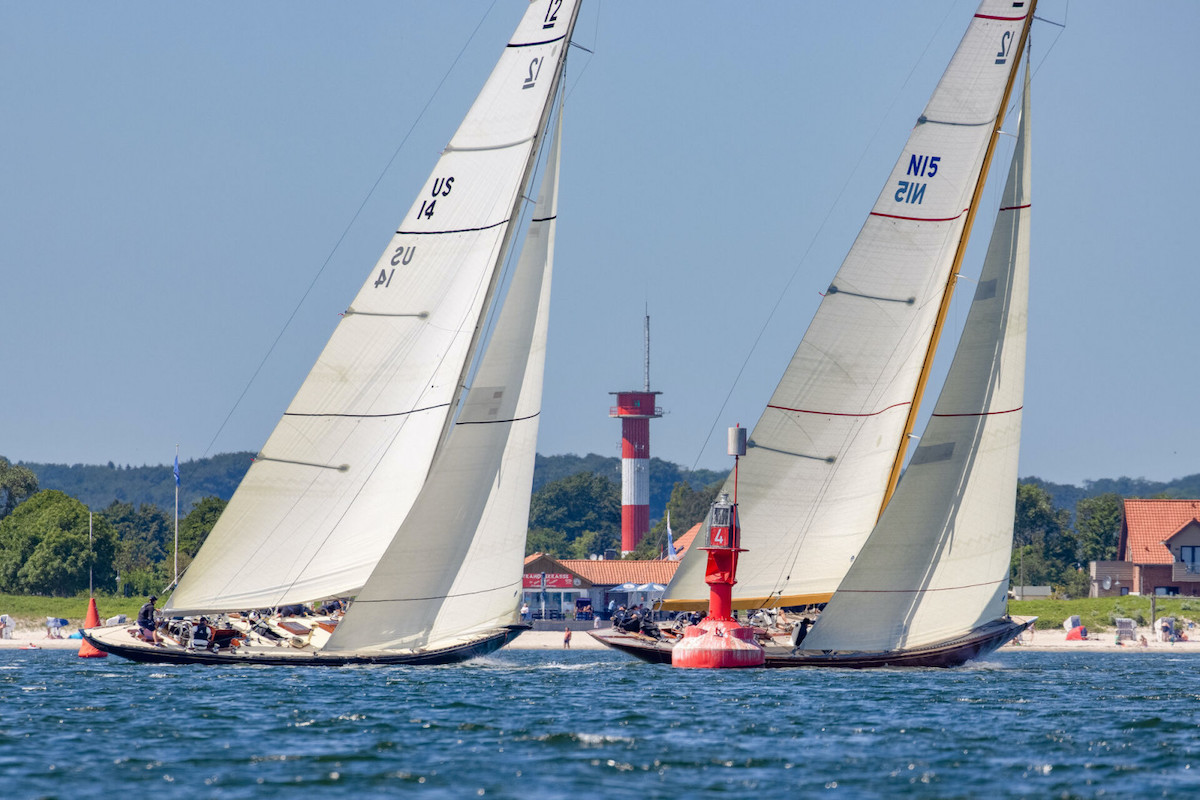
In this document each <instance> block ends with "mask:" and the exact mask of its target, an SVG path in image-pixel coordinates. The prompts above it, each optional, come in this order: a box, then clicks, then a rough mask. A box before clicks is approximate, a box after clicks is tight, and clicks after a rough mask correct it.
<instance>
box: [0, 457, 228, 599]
mask: <svg viewBox="0 0 1200 800" xmlns="http://www.w3.org/2000/svg"><path fill="white" fill-rule="evenodd" d="M0 493H2V496H0V501H3V502H2V503H0V592H3V593H6V594H36V595H47V596H51V597H70V596H73V595H76V594H78V593H79V592H82V591H85V590H87V589H88V584H89V581H90V582H91V585H92V587H93V588H94V589H95V590H97V591H102V592H116V591H122V592H123V593H124V594H125V595H126V596H131V595H134V594H139V595H143V594H148V593H150V592H158V591H161V590H162V589H164V588H165V587H166V586H168V585H169V584H170V582H171V580H172V579H173V577H174V571H175V557H176V547H175V524H174V519H173V513H171V514H168V512H166V511H163V510H162V509H161V508H159V507H158V506H157V505H154V504H153V503H142V504H141V505H139V506H136V507H135V506H134V505H133V504H132V503H125V502H121V501H113V502H112V503H110V504H109V505H108V506H107V507H106V508H104V509H103V510H101V511H99V512H96V513H91V511H90V510H89V508H88V507H87V505H85V504H84V503H83V502H81V501H80V500H79V499H77V498H75V497H71V496H70V495H68V494H66V493H65V492H62V491H59V490H57V489H41V490H39V487H38V482H37V478H36V476H34V474H33V472H32V471H31V470H29V469H28V468H26V467H23V466H19V465H13V464H11V463H10V462H9V461H8V460H7V459H3V458H0ZM225 504H226V501H225V500H223V499H221V498H219V497H204V498H200V499H199V500H197V501H196V502H194V503H193V504H192V507H191V508H190V510H188V512H187V514H186V515H185V516H183V517H182V518H181V519H180V520H179V547H178V553H179V568H180V570H183V569H184V568H185V567H186V566H187V565H188V564H189V563H191V559H192V558H193V557H194V556H195V554H196V551H198V550H199V549H200V545H201V544H202V543H203V541H204V539H205V537H207V536H208V533H209V531H211V530H212V527H213V525H214V524H216V521H217V517H219V516H220V514H221V511H222V510H223V509H224V508H225ZM172 512H173V509H172Z"/></svg>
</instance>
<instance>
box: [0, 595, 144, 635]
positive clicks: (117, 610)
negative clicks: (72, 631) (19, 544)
mask: <svg viewBox="0 0 1200 800" xmlns="http://www.w3.org/2000/svg"><path fill="white" fill-rule="evenodd" d="M145 602H146V598H144V597H118V596H115V595H103V594H100V595H96V610H98V611H99V612H100V619H101V620H104V619H106V618H108V617H115V616H116V615H117V614H124V615H126V616H127V617H129V618H130V619H133V618H134V617H136V616H137V612H138V609H139V608H141V607H142V604H143V603H145ZM87 606H88V598H87V595H79V596H77V597H40V596H38V595H21V594H0V614H8V615H9V616H10V617H12V618H13V619H15V620H16V621H17V624H18V625H19V626H21V627H23V628H24V627H33V626H44V625H45V624H46V617H62V618H63V619H66V620H69V621H70V627H71V628H80V627H83V618H84V616H85V615H86V614H87Z"/></svg>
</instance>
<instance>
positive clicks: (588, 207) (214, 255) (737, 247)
mask: <svg viewBox="0 0 1200 800" xmlns="http://www.w3.org/2000/svg"><path fill="white" fill-rule="evenodd" d="M522 7H523V3H521V2H519V1H516V0H513V1H511V2H509V1H508V0H501V2H497V3H495V4H494V6H493V5H492V4H489V3H486V2H456V3H384V2H374V3H372V2H364V3H358V4H354V5H351V6H343V5H335V4H329V3H318V2H298V3H288V4H284V3H278V2H263V3H254V4H239V5H234V4H213V5H198V6H197V5H184V4H162V3H146V2H129V3H120V4H94V3H80V2H63V3H54V4H32V3H14V2H7V3H3V4H0V76H2V77H0V107H2V108H3V109H4V117H5V121H4V125H2V126H0V165H2V167H0V216H2V218H3V223H0V259H2V262H0V263H2V264H3V266H2V275H3V281H2V283H0V325H2V327H0V331H2V332H3V333H2V341H3V347H2V349H0V353H2V354H3V356H2V358H3V362H2V363H3V379H2V381H0V387H2V389H0V455H4V456H7V457H8V458H10V459H13V460H25V461H50V462H66V463H104V462H107V461H113V462H115V463H117V464H126V463H130V464H135V465H140V464H157V463H163V464H166V463H169V462H170V460H171V458H172V457H173V456H174V451H175V445H176V444H177V443H178V444H179V445H180V455H181V458H182V459H184V460H186V459H188V458H195V457H200V456H203V455H205V454H212V453H217V452H226V451H231V450H256V449H258V448H259V447H260V446H261V445H262V443H263V442H264V441H265V439H266V437H267V435H268V433H269V432H270V430H271V428H272V427H273V426H274V424H275V422H276V420H277V419H278V416H279V414H280V413H281V412H282V410H283V408H284V407H285V406H286V405H287V402H288V401H289V400H290V398H291V396H292V394H293V393H294V392H295V390H296V388H297V387H298V385H299V383H300V381H301V380H302V378H303V376H304V375H305V374H306V373H307V371H308V369H309V367H310V366H311V364H312V362H313V360H314V359H315V358H316V356H317V354H318V352H319V351H320V348H321V346H322V345H323V343H324V341H325V339H326V337H327V336H328V335H329V333H330V331H331V330H332V329H333V327H334V325H336V323H337V321H338V312H340V311H342V310H343V309H344V308H345V307H346V305H347V304H348V303H349V301H350V299H351V297H352V296H353V295H354V293H355V291H356V290H357V289H358V287H359V286H360V285H361V284H362V282H363V281H364V280H365V278H366V276H367V273H368V272H370V271H371V268H372V267H373V265H374V263H375V260H376V259H377V258H378V256H379V254H380V252H381V251H382V249H383V247H384V246H385V245H386V243H387V241H388V238H389V237H390V234H391V232H392V231H393V230H394V229H395V226H396V224H397V223H398V221H399V220H400V218H401V217H402V216H403V214H404V212H405V211H406V210H407V208H408V206H409V204H410V203H411V201H412V198H413V197H414V196H415V194H416V192H417V190H418V188H419V187H420V184H421V182H422V181H423V180H424V178H425V177H426V176H427V175H428V173H429V170H430V169H431V168H432V166H433V163H434V160H435V159H436V157H437V154H438V152H439V151H440V149H441V147H442V146H443V145H444V144H445V142H446V141H447V140H448V139H449V137H450V135H451V134H452V132H453V130H454V129H455V127H456V126H457V124H458V122H459V120H460V119H461V117H462V115H463V114H464V113H465V111H466V109H467V107H468V106H469V104H470V102H471V100H472V99H473V98H474V95H475V93H476V92H477V91H478V89H479V87H480V86H481V85H482V83H483V81H484V79H485V77H486V76H487V74H488V72H489V71H490V69H491V67H492V65H493V63H494V61H495V59H496V57H497V55H498V54H499V52H500V50H501V48H502V47H503V44H504V42H505V41H506V40H507V38H508V36H509V34H510V33H511V31H512V29H513V28H514V27H515V24H516V20H517V18H518V17H519V15H520V13H521V10H522ZM489 8H490V11H489ZM974 8H975V4H974V3H973V2H969V1H968V2H945V1H944V0H939V1H938V2H914V3H904V4H898V3H884V2H864V3H857V4H852V5H850V4H839V3H826V4H815V3H789V4H756V5H753V6H747V5H745V4H718V3H715V2H696V3H688V4H686V5H684V4H645V3H615V2H602V3H587V2H586V0H585V6H584V9H583V11H582V14H581V18H580V23H579V26H578V28H577V30H576V36H575V40H576V42H578V43H580V44H582V45H584V46H586V47H588V48H589V49H592V50H594V55H589V54H588V53H586V52H584V51H582V50H576V51H575V53H574V55H573V57H572V60H571V62H570V64H569V67H568V70H569V72H568V83H569V86H570V94H569V96H568V108H567V118H566V133H565V139H564V142H565V144H564V148H565V149H564V163H563V170H562V173H563V175H562V189H561V201H560V215H559V235H558V250H557V259H556V271H555V286H554V291H555V298H554V310H553V312H552V321H551V345H550V352H549V356H548V363H547V374H546V390H545V400H544V413H543V421H542V428H541V440H540V444H539V451H540V452H542V453H546V454H556V453H568V452H574V453H579V454H584V453H587V452H597V453H601V454H605V455H618V454H619V452H620V450H619V447H620V442H619V424H618V423H617V422H616V421H615V420H610V419H609V418H608V408H609V405H610V401H611V398H610V396H609V394H608V393H609V392H611V391H615V390H618V389H628V388H640V386H641V382H642V314H643V308H644V307H645V306H647V305H648V306H649V309H650V315H651V317H652V323H651V324H652V329H653V332H652V336H653V344H652V356H651V358H652V366H651V382H652V384H653V388H654V389H657V390H660V391H662V392H663V394H662V396H661V398H660V402H661V405H662V406H663V408H664V409H665V410H666V412H667V413H666V415H665V416H664V417H663V418H662V419H660V420H657V421H655V422H654V423H652V426H651V452H652V454H653V455H657V456H660V457H663V458H666V459H669V460H672V461H676V462H679V463H682V464H684V465H688V466H690V465H693V464H697V465H699V466H702V467H725V466H727V464H726V462H727V458H726V457H725V456H724V443H723V435H721V434H722V429H723V428H725V427H727V426H730V425H733V424H734V423H741V424H743V425H752V424H753V423H754V421H755V420H756V419H757V417H758V414H759V412H760V410H761V408H762V406H763V404H764V403H765V402H766V400H767V398H768V396H769V395H770V392H771V391H772V389H773V388H774V385H775V382H776V381H777V380H778V378H779V375H780V374H781V371H782V369H783V367H784V365H785V364H786V363H787V361H788V359H789V358H790V356H791V353H792V351H793V350H794V349H795V346H796V343H797V342H798V340H799V337H800V336H801V335H802V334H803V331H804V329H805V327H806V326H807V324H808V321H809V319H810V317H811V315H812V313H813V311H814V310H815V308H816V304H817V301H818V300H819V296H818V292H819V291H821V290H822V289H824V288H825V286H827V285H828V281H829V278H830V277H831V276H832V275H833V273H834V272H835V271H836V269H837V267H838V266H839V264H840V263H841V260H842V258H843V256H844V255H845V253H846V251H847V250H848V248H849V247H850V244H851V242H852V241H853V239H854V236H855V235H856V234H857V232H858V229H859V227H860V226H861V225H862V221H863V219H864V217H865V215H866V213H867V211H868V210H869V208H870V206H871V204H872V202H873V201H874V198H875V196H876V195H877V194H878V192H879V190H880V188H881V186H882V183H883V181H884V180H885V178H886V176H887V174H888V171H889V169H890V167H891V165H892V163H893V162H894V160H895V158H896V157H897V154H898V153H899V150H900V148H901V146H902V145H903V142H904V140H905V138H906V137H907V133H908V130H909V128H910V127H911V125H912V123H913V121H914V120H915V118H916V116H917V115H918V114H919V113H920V111H921V109H922V107H923V106H924V104H925V101H926V100H927V99H928V96H929V94H930V92H931V91H932V89H933V86H934V84H935V83H936V81H937V79H938V77H939V75H940V74H941V71H942V69H943V68H944V66H945V64H946V62H947V61H948V59H949V56H950V54H951V53H952V52H953V50H954V48H955V46H956V45H957V43H958V40H959V38H960V37H961V35H962V31H963V29H964V28H965V25H966V23H967V21H968V20H969V18H970V16H971V14H972V13H973V11H974ZM1039 16H1041V17H1044V18H1046V19H1050V20H1054V21H1056V22H1060V23H1061V22H1064V21H1065V22H1066V28H1065V29H1062V28H1059V27H1056V26H1054V25H1050V24H1047V23H1037V24H1036V25H1035V29H1034V43H1033V54H1034V63H1035V67H1036V71H1035V76H1034V86H1033V92H1034V95H1033V104H1034V108H1033V115H1034V116H1033V119H1034V133H1033V143H1034V176H1033V198H1034V199H1033V205H1034V217H1033V225H1034V228H1033V278H1032V292H1033V295H1032V299H1031V323H1030V339H1029V365H1028V375H1027V381H1026V404H1025V409H1026V410H1025V428H1024V438H1023V444H1022V456H1021V474H1022V476H1028V475H1038V476H1041V477H1043V478H1046V479H1048V480H1054V481H1061V482H1080V481H1082V480H1085V479H1094V478H1103V477H1116V476H1119V475H1129V476H1133V477H1146V478H1151V479H1156V480H1166V479H1171V478H1175V477H1180V476H1183V475H1187V474H1192V473H1196V472H1200V459H1198V458H1197V454H1198V453H1200V423H1197V415H1196V406H1197V403H1196V398H1197V395H1200V385H1198V383H1200V380H1198V373H1200V371H1198V370H1197V368H1196V367H1197V357H1196V355H1195V349H1196V344H1195V343H1196V342H1197V341H1200V314H1198V313H1197V310H1196V308H1197V297H1198V296H1200V295H1198V293H1197V288H1198V285H1200V278H1197V274H1196V267H1197V259H1196V257H1195V255H1194V252H1193V248H1192V246H1191V242H1192V241H1193V238H1192V237H1191V235H1190V234H1191V232H1192V230H1193V229H1194V227H1195V225H1196V222H1195V219H1194V208H1193V202H1192V201H1191V200H1190V198H1191V195H1192V190H1193V187H1195V186H1196V185H1197V183H1198V181H1200V159H1198V158H1197V156H1196V154H1195V149H1194V147H1193V145H1192V140H1193V139H1194V136H1195V134H1194V131H1195V130H1196V127H1197V125H1196V122H1197V120H1196V116H1197V104H1196V97H1197V93H1198V91H1200V80H1198V79H1200V68H1198V67H1197V61H1196V58H1195V34H1196V32H1197V31H1198V30H1200V24H1198V23H1200V8H1198V7H1194V6H1192V5H1190V4H1182V3H1173V4H1147V5H1141V6H1138V7H1137V8H1136V10H1134V9H1133V8H1132V7H1131V6H1129V4H1128V3H1116V2H1088V3H1075V4H1074V5H1071V6H1068V4H1067V3H1066V2H1064V0H1055V1H1051V0H1044V2H1043V3H1042V4H1041V6H1040V8H1039ZM481 19H482V20H483V21H482V24H480V20H481ZM477 25H479V28H478V31H477V32H476V33H475V34H474V38H471V37H472V32H473V31H475V29H476V26H477ZM468 40H470V41H469V42H468ZM464 46H465V47H466V49H465V51H464V54H463V56H462V58H461V59H459V60H458V63H457V64H455V61H456V59H457V58H458V54H459V52H460V51H462V50H463V48H464ZM452 65H453V69H452ZM447 73H448V75H447ZM443 77H445V82H444V84H443V85H442V87H441V89H440V91H437V92H436V94H435V88H436V87H437V85H438V83H439V82H440V81H442V79H443ZM431 97H432V98H433V99H432V101H431V102H430V98H431ZM427 102H428V103H429V105H428V108H427V109H426V104H427ZM423 109H425V110H424V111H423ZM410 131H411V134H410ZM401 143H403V146H402V147H401V148H400V150H399V153H398V155H397V156H396V159H395V161H394V162H393V163H392V164H391V166H390V167H388V164H389V160H390V159H392V156H393V153H395V152H396V149H397V147H398V146H400V145H401ZM1007 155H1008V154H1007V152H1002V153H1001V154H1000V155H999V156H998V163H999V164H1000V166H999V167H998V168H996V169H994V170H993V176H999V177H998V179H996V180H994V181H993V185H992V186H990V187H989V189H988V191H987V193H986V195H985V202H986V203H987V205H985V207H984V209H983V210H982V212H981V215H980V222H979V224H978V225H977V227H976V234H977V235H976V237H975V239H976V241H975V243H974V245H973V247H972V249H971V251H970V253H969V254H968V263H967V266H966V268H965V269H964V272H965V273H967V274H968V275H969V274H972V273H973V272H977V271H978V263H979V260H980V259H981V257H982V252H983V247H984V245H985V244H986V238H987V232H988V231H989V230H990V219H989V217H990V213H989V212H990V209H994V207H995V205H996V202H997V198H998V194H999V183H1000V182H1001V181H1002V179H1003V175H1004V171H1005V170H1004V164H1006V163H1007ZM381 174H382V175H383V177H382V179H381V180H379V183H378V185H377V186H375V189H374V191H373V193H372V192H371V190H372V186H374V185H375V184H376V180H377V179H379V177H380V175H381ZM369 193H370V196H369V197H368V194H369ZM364 198H366V203H365V205H364V206H363V210H362V212H361V213H358V209H359V207H360V205H363V202H364ZM356 214H357V216H356ZM352 221H353V224H351V222H352ZM343 232H345V236H344V237H343ZM339 241H340V244H339ZM331 253H332V256H331V255H330V254H331ZM327 259H328V264H327V265H325V264H326V260H327ZM322 265H325V266H324V269H322ZM318 275H319V277H317V276H318ZM314 278H315V284H313V289H312V291H311V292H310V293H309V294H308V295H307V297H306V299H304V301H303V302H301V298H302V297H305V292H306V290H307V288H308V286H309V285H310V283H313V282H314ZM968 299H969V292H968V293H961V294H960V297H959V299H958V300H956V301H955V307H954V310H953V311H952V316H951V319H952V323H953V322H957V323H961V321H962V319H963V318H964V317H965V314H966V303H967V301H968ZM293 312H295V316H294V318H293V317H292V315H293ZM289 318H292V321H291V323H290V324H289V325H288V326H287V328H286V330H285V331H284V333H283V335H282V337H281V338H280V341H279V344H278V345H277V346H276V347H275V349H274V352H273V353H272V355H271V357H270V358H269V359H268V360H267V361H266V364H265V366H263V368H262V370H261V371H260V372H258V374H257V377H256V378H255V379H254V380H253V381H251V378H252V376H254V375H255V373H256V371H257V370H258V369H259V364H260V362H262V360H263V358H264V356H265V355H266V353H267V351H268V349H270V348H271V346H272V342H274V341H275V339H276V337H277V336H279V334H280V331H281V330H283V329H284V326H285V323H287V322H288V320H289ZM949 341H953V337H952V336H951V337H949ZM944 349H945V348H944ZM946 363H948V359H945V360H943V370H944V365H945V364H946ZM739 373H740V374H741V377H740V379H737V380H736V382H735V378H737V376H738V374H739ZM939 383H940V377H935V380H934V382H933V384H932V386H933V391H934V392H935V393H936V387H937V386H938V385H939ZM247 386H249V388H248V389H247ZM243 391H245V394H244V397H243ZM727 396H728V401H726V397H727ZM239 398H241V399H240V401H239ZM932 402H933V397H932V396H931V397H930V398H928V399H927V401H926V404H925V405H926V407H927V408H928V407H930V406H932ZM231 411H232V414H231ZM227 417H229V420H228V423H226V422H225V421H226V418H227ZM714 427H715V428H716V432H717V433H716V435H715V436H713V437H712V439H711V440H710V441H708V444H707V446H705V439H706V437H707V436H708V433H709V431H710V429H712V428H714ZM218 432H219V433H218Z"/></svg>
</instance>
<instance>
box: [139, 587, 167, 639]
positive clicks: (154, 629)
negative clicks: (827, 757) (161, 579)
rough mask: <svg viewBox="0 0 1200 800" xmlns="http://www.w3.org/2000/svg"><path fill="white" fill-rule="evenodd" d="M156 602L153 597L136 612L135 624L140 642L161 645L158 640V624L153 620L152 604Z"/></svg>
mask: <svg viewBox="0 0 1200 800" xmlns="http://www.w3.org/2000/svg"><path fill="white" fill-rule="evenodd" d="M157 602H158V598H157V597H155V596H154V595H150V597H149V598H148V599H147V600H146V603H145V605H143V606H142V607H141V608H140V609H139V610H138V616H137V624H138V633H139V634H140V635H141V637H142V641H145V642H150V643H151V644H155V645H157V644H161V642H159V640H158V622H157V620H155V611H154V604H155V603H157Z"/></svg>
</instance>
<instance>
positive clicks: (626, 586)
mask: <svg viewBox="0 0 1200 800" xmlns="http://www.w3.org/2000/svg"><path fill="white" fill-rule="evenodd" d="M612 590H613V591H614V592H636V591H639V590H638V585H637V584H636V583H622V584H621V585H620V586H614V587H613V588H612Z"/></svg>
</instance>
